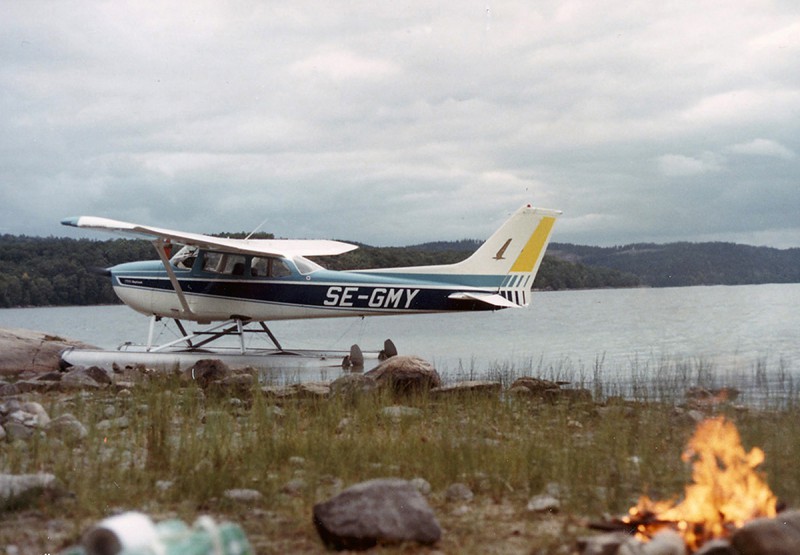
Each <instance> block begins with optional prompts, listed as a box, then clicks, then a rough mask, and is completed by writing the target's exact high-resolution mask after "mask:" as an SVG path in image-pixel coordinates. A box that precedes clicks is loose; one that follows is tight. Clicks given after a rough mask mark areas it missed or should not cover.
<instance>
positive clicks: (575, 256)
mask: <svg viewBox="0 0 800 555" xmlns="http://www.w3.org/2000/svg"><path fill="white" fill-rule="evenodd" d="M548 252H549V253H550V254H551V255H553V256H557V257H559V258H561V259H563V260H569V261H572V262H577V263H580V264H586V265H587V266H591V267H604V268H610V269H613V270H617V271H620V272H623V273H630V274H633V275H636V276H638V277H639V279H640V280H641V283H642V284H643V285H647V286H651V287H680V286H689V285H746V284H756V283H798V282H800V248H792V249H776V248H771V247H754V246H750V245H740V244H736V243H726V242H706V243H688V242H680V243H667V244H663V245H659V244H654V243H636V244H630V245H621V246H614V247H589V246H584V245H572V244H566V243H553V244H551V245H550V248H549V249H548Z"/></svg>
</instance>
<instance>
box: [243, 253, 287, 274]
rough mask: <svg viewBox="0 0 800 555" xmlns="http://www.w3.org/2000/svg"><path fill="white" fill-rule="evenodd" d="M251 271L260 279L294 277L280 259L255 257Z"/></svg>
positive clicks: (251, 264)
mask: <svg viewBox="0 0 800 555" xmlns="http://www.w3.org/2000/svg"><path fill="white" fill-rule="evenodd" d="M250 269H251V271H252V272H253V275H254V276H258V277H287V276H290V275H292V271H291V270H290V269H289V266H287V265H286V262H284V261H283V260H281V259H280V258H273V257H269V258H259V257H254V258H253V261H252V262H251V263H250Z"/></svg>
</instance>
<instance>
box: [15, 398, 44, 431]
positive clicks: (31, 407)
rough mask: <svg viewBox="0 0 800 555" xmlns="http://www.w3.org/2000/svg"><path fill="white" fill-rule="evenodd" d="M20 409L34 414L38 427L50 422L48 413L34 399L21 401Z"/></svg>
mask: <svg viewBox="0 0 800 555" xmlns="http://www.w3.org/2000/svg"><path fill="white" fill-rule="evenodd" d="M22 410H24V411H25V412H27V413H29V414H33V415H35V416H36V424H35V425H36V427H38V428H43V427H45V426H47V424H49V423H50V415H48V414H47V411H46V410H45V409H44V407H43V406H42V405H40V404H39V403H36V402H34V401H28V402H27V403H23V404H22Z"/></svg>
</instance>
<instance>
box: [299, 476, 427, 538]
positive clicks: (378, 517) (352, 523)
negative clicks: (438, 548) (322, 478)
mask: <svg viewBox="0 0 800 555" xmlns="http://www.w3.org/2000/svg"><path fill="white" fill-rule="evenodd" d="M314 526H316V528H317V532H318V533H319V535H320V537H321V538H322V541H323V542H324V543H325V544H326V545H327V546H328V547H330V548H333V549H340V550H341V549H353V550H364V549H369V548H371V547H374V546H375V545H378V544H379V543H380V544H387V543H400V542H407V541H413V542H418V543H421V544H433V543H436V542H437V541H439V539H440V538H441V536H442V530H441V528H440V526H439V523H438V522H437V521H436V517H435V515H434V514H433V511H432V510H431V508H430V506H428V503H427V502H426V501H425V498H424V497H423V496H422V495H421V494H420V493H419V491H417V489H416V488H415V487H414V486H413V485H411V483H410V482H407V481H406V480H399V479H378V480H370V481H368V482H362V483H360V484H356V485H354V486H351V487H349V488H347V489H346V490H344V491H343V492H342V493H340V494H339V495H337V496H336V497H333V498H331V499H329V500H328V501H325V502H324V503H319V504H317V505H314Z"/></svg>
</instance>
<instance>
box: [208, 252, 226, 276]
mask: <svg viewBox="0 0 800 555" xmlns="http://www.w3.org/2000/svg"><path fill="white" fill-rule="evenodd" d="M223 257H224V255H223V254H222V253H221V252H204V253H203V271H204V272H212V273H214V274H219V273H221V272H222V269H223V268H224V267H225V266H224V261H223Z"/></svg>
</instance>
